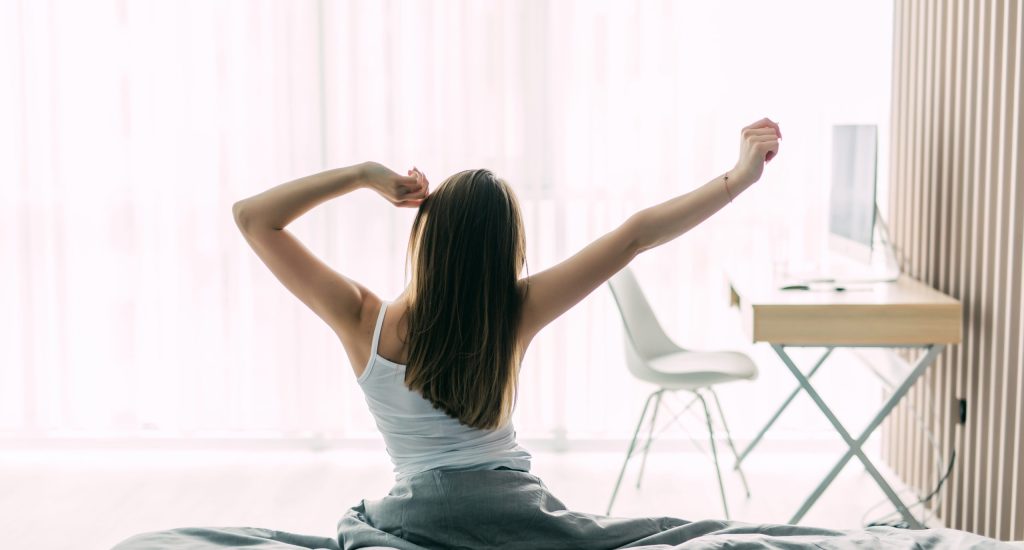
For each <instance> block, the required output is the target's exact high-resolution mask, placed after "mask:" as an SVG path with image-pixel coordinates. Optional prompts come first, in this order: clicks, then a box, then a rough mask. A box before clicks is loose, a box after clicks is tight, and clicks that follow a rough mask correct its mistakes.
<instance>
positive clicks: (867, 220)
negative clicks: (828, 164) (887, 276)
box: [828, 125, 877, 254]
mask: <svg viewBox="0 0 1024 550" xmlns="http://www.w3.org/2000/svg"><path fill="white" fill-rule="evenodd" d="M876 138H877V127H876V126H874V125H862V126H834V127H833V129H832V193H831V196H830V197H829V221H828V227H829V232H830V233H832V235H833V236H836V237H840V238H842V239H843V240H844V241H848V242H849V244H851V245H853V246H856V247H857V248H860V247H866V249H867V251H868V253H869V254H870V250H871V241H872V236H873V231H874V225H875V156H876V154H877V147H876Z"/></svg>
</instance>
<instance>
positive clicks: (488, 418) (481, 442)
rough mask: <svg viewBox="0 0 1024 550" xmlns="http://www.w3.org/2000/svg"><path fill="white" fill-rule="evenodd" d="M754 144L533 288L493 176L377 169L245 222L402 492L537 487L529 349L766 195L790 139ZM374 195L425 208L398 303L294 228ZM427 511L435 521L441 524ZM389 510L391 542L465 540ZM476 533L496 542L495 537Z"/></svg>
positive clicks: (308, 187)
mask: <svg viewBox="0 0 1024 550" xmlns="http://www.w3.org/2000/svg"><path fill="white" fill-rule="evenodd" d="M741 137H742V139H741V147H740V157H739V161H738V162H737V163H736V166H735V167H733V168H732V169H731V170H729V171H728V172H727V173H725V174H722V175H721V176H717V177H715V178H714V179H712V180H711V181H710V182H708V183H707V184H705V185H704V186H703V187H700V188H699V189H697V190H695V191H692V192H690V193H686V194H683V195H681V196H679V197H676V198H674V199H671V200H669V201H667V202H665V203H662V204H659V205H657V206H654V207H651V208H648V209H646V210H642V211H640V212H637V213H636V214H634V215H633V216H631V217H630V218H629V219H628V220H626V221H625V222H624V223H623V224H622V225H620V226H619V227H618V228H616V229H614V230H613V231H611V232H609V233H608V234H606V235H604V236H603V237H601V238H599V239H597V240H596V241H594V242H593V243H592V244H590V245H589V246H587V247H586V248H584V249H583V250H581V251H580V252H579V253H577V254H576V255H575V256H573V257H571V258H569V259H567V260H565V261H563V262H562V263H560V264H558V265H556V266H554V267H552V268H550V269H548V270H545V271H543V272H540V273H537V274H534V275H531V276H529V277H526V278H520V273H521V271H522V270H523V266H524V263H525V247H526V243H525V235H524V233H523V224H522V219H521V218H520V212H519V205H518V203H517V201H516V197H515V194H514V192H513V191H512V188H511V187H510V186H509V185H508V184H507V183H505V182H504V181H503V180H501V179H499V178H497V177H495V176H494V175H493V174H492V173H491V172H489V171H487V170H467V171H464V172H459V173H457V174H455V175H453V176H451V177H449V178H448V179H447V180H445V181H444V182H443V183H442V184H441V185H440V186H439V187H438V189H437V190H436V191H433V192H431V190H430V187H429V183H428V181H427V179H426V177H425V176H424V175H423V174H422V173H421V172H420V171H419V170H416V169H413V170H410V171H409V172H408V175H407V176H401V175H399V174H396V173H394V172H392V171H391V170H389V169H387V168H385V167H384V166H381V165H380V164H376V163H372V162H371V163H364V164H359V165H356V166H351V167H348V168H340V169H335V170H328V171H326V172H323V173H320V174H315V175H312V176H308V177H304V178H300V179H298V180H295V181H292V182H289V183H285V184H282V185H279V186H277V187H274V188H272V189H269V190H267V191H265V192H263V193H260V194H258V195H255V196H253V197H250V198H247V199H244V200H241V201H239V202H238V203H236V204H235V206H234V215H235V220H236V221H237V223H238V227H239V228H240V229H241V231H242V234H243V235H245V238H246V240H247V241H248V242H249V244H250V246H252V248H253V250H254V251H255V252H256V254H257V255H259V257H260V259H261V260H263V262H264V263H265V264H266V265H267V267H269V268H270V270H271V271H272V272H273V273H274V275H275V276H276V277H277V278H278V279H279V280H280V281H281V283H283V284H284V286H285V287H287V288H288V290H290V291H291V292H292V293H293V294H295V296H296V297H298V298H299V299H300V300H302V302H303V303H305V304H306V305H307V306H309V308H310V309H312V310H313V311H314V312H315V313H316V314H317V315H318V316H319V317H320V318H321V319H323V320H324V322H326V323H327V324H328V325H329V326H330V327H331V329H333V330H334V332H335V334H337V335H338V338H339V339H340V340H341V343H342V345H343V346H344V348H345V352H346V353H347V354H348V357H349V359H350V361H351V364H352V369H353V371H354V373H353V374H355V376H356V380H357V381H358V383H359V385H360V386H361V387H362V389H363V391H364V392H365V395H366V400H367V403H368V405H369V407H370V411H371V412H372V413H373V416H374V419H375V420H376V422H377V426H378V427H379V429H380V430H381V432H382V434H383V436H384V440H385V443H386V445H387V449H388V453H389V454H390V456H391V459H392V461H393V463H394V465H395V473H396V482H398V483H410V482H411V483H413V484H415V480H416V479H420V481H422V479H425V478H429V476H426V477H425V476H424V475H423V474H424V473H426V472H435V473H437V472H442V471H443V472H451V471H477V472H480V471H490V472H493V471H494V470H513V471H518V472H519V473H526V472H528V471H529V469H530V454H529V453H528V452H527V451H526V450H525V449H523V448H522V447H520V446H519V445H518V444H517V443H516V440H515V430H514V428H513V426H512V423H511V421H510V416H511V414H512V409H513V404H514V402H515V393H516V382H517V380H518V373H519V366H520V360H521V359H522V357H523V356H524V354H525V352H526V350H527V348H528V347H529V345H530V342H531V341H532V340H533V338H534V337H535V336H536V335H537V333H538V332H540V331H541V330H542V329H543V328H544V327H545V326H547V325H548V324H549V323H551V322H552V321H554V320H555V319H556V318H558V317H559V316H560V315H562V314H563V313H565V311H566V310H568V309H569V308H571V307H573V306H574V305H576V304H577V303H578V302H579V301H580V300H582V299H583V298H584V297H585V296H587V295H588V294H590V293H591V292H592V291H593V290H594V289H595V288H597V287H598V286H599V285H601V284H602V283H604V282H605V281H606V280H607V279H608V278H609V277H611V276H612V275H613V274H615V273H616V272H618V271H619V270H621V269H622V268H623V267H625V266H626V265H627V264H628V263H629V262H630V261H631V260H632V259H633V258H634V257H636V255H637V254H639V253H641V252H643V251H645V250H648V249H651V248H654V247H656V246H658V245H660V244H664V243H666V242H669V241H671V240H672V239H674V238H676V237H678V236H679V235H682V234H683V233H685V232H686V231H688V230H690V229H691V228H693V227H695V226H696V225H697V224H699V223H701V222H702V221H704V220H705V219H707V218H708V217H709V216H711V215H712V214H714V213H715V212H717V211H718V210H719V209H720V208H722V207H723V206H725V205H726V204H727V203H729V202H730V201H731V200H732V199H734V198H735V197H736V196H737V195H739V194H740V193H742V192H743V191H744V190H746V189H747V188H748V187H749V186H750V185H752V184H753V183H754V182H756V181H757V180H758V179H759V178H760V177H761V172H762V170H763V168H764V165H765V163H766V162H767V161H769V160H771V158H772V157H773V156H774V155H775V154H777V153H778V150H779V139H780V138H781V132H780V130H779V126H778V124H776V123H775V122H772V121H771V120H769V119H767V118H766V119H762V120H760V121H758V122H756V123H754V124H751V125H750V126H748V127H746V128H744V129H743V131H742V136H741ZM359 188H369V189H373V190H374V191H376V192H377V193H379V194H380V195H381V196H383V197H384V198H385V199H386V200H388V202H390V203H392V204H393V205H395V206H398V207H404V208H418V209H419V210H418V213H417V215H416V218H415V221H414V222H413V225H412V231H411V235H410V239H409V259H410V261H411V265H412V278H411V283H410V284H409V286H408V287H407V288H406V289H405V290H404V291H403V292H402V293H401V294H400V295H399V296H398V297H397V298H395V299H394V300H393V301H391V302H387V301H385V300H382V299H381V298H380V297H378V296H377V295H376V294H374V293H373V292H372V291H371V290H370V289H368V288H367V287H365V286H363V285H362V284H360V283H358V282H356V281H353V280H351V279H349V278H347V277H345V276H343V275H340V274H338V273H336V272H334V271H333V270H331V268H329V267H328V266H327V265H326V264H324V263H323V262H322V261H320V260H319V259H318V258H317V257H316V256H314V255H313V254H312V253H310V251H309V250H307V249H306V248H305V247H304V246H302V244H301V243H300V242H299V241H298V240H297V239H296V238H295V237H294V236H292V234H291V233H289V232H288V230H287V229H286V227H287V226H288V224H289V223H291V222H292V221H293V220H295V219H296V218H298V217H299V216H301V215H302V214H303V213H305V212H306V211H308V210H309V209H311V208H313V207H314V206H316V205H318V204H320V203H322V202H324V201H326V200H329V199H332V198H336V197H339V196H342V195H344V194H346V193H349V192H351V191H354V190H356V189H359ZM497 475H498V476H502V475H504V476H505V477H508V476H510V475H512V476H514V475H515V474H508V473H498V474H497ZM449 477H452V476H449ZM463 477H466V476H463ZM490 477H491V478H493V477H494V476H493V475H491V476H490ZM520 477H522V476H520ZM530 477H531V478H533V476H530ZM473 479H474V481H473V483H474V484H479V483H487V481H482V480H480V479H479V475H477V476H475V477H473ZM534 479H535V478H533V479H529V480H530V481H533V480H534ZM409 480H413V481H409ZM429 480H430V481H429V482H430V483H433V479H432V478H429ZM414 489H418V488H417V487H415V485H414ZM392 493H394V491H393V492H392ZM417 496H422V495H419V494H417ZM430 498H431V499H432V500H437V499H441V498H443V496H442V495H437V494H431V495H430ZM415 502H418V501H415ZM427 504H428V503H426V502H425V503H424V509H426V510H430V509H432V506H427ZM517 504H518V503H517ZM478 506H479V503H476V502H475V501H474V507H478ZM377 508H378V509H376V510H375V511H371V510H365V511H363V512H362V513H363V514H364V515H367V514H369V515H371V516H376V517H371V518H368V519H369V520H370V521H371V523H372V525H374V526H375V527H376V528H378V529H380V530H381V531H385V532H387V531H391V532H392V533H396V532H398V531H399V530H401V531H402V535H403V536H404V537H405V538H406V539H407V540H408V541H411V542H417V543H420V544H422V545H425V546H431V545H439V544H440V545H449V544H452V543H453V541H454V540H455V539H453V538H451V537H452V536H453V535H452V533H451V532H450V529H449V530H448V532H440V531H443V530H438V529H436V528H432V527H431V526H430V525H429V524H430V523H431V519H436V518H435V517H433V516H431V515H430V514H420V515H419V516H420V517H418V519H421V520H422V521H423V523H424V525H423V526H422V527H423V529H422V530H419V531H417V528H416V527H414V526H412V525H413V522H410V521H409V515H410V514H409V513H408V512H407V511H406V513H405V514H404V515H405V521H404V523H402V522H400V521H397V520H396V521H390V520H391V516H392V515H394V514H391V513H390V510H389V509H388V504H385V505H384V506H377ZM497 508H498V507H497V506H496V507H495V509H497ZM508 512H509V511H508V510H503V513H502V517H503V520H508V518H509V516H508ZM392 523H393V524H392ZM472 523H474V524H476V526H477V527H482V531H484V532H483V533H481V534H480V536H481V537H485V538H486V536H487V534H486V531H487V529H488V527H486V526H480V525H479V521H474V522H472ZM649 527H650V526H648V530H649ZM655 528H656V529H657V530H661V526H655ZM343 531H344V530H343ZM605 531H607V529H605ZM655 532H656V531H655ZM637 534H638V532H637V531H636V530H635V529H634V528H631V529H628V530H624V531H623V535H625V536H626V538H625V539H622V540H618V541H613V540H608V539H607V536H608V533H607V532H605V533H604V534H603V536H604V537H605V538H606V540H608V542H609V543H612V542H617V543H618V544H615V545H616V546H617V545H619V544H622V543H626V542H631V541H632V540H635V539H636V538H637V536H636V535H637ZM646 534H651V533H644V535H645V536H646ZM342 535H343V537H344V533H343V534H342ZM578 535H580V536H586V535H587V533H583V532H580V533H578ZM504 542H508V541H505V540H500V538H498V539H491V540H489V543H493V544H498V543H504ZM551 542H554V541H553V540H552V541H551ZM559 542H560V543H561V544H563V545H564V544H565V541H562V540H561V539H559ZM591 542H592V541H591ZM485 545H489V544H485Z"/></svg>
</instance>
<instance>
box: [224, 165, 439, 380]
mask: <svg viewBox="0 0 1024 550" xmlns="http://www.w3.org/2000/svg"><path fill="white" fill-rule="evenodd" d="M361 187H368V188H371V189H373V190H375V191H377V192H378V193H380V194H381V195H382V196H384V198H386V199H387V200H388V201H389V202H391V203H392V204H394V205H396V206H403V207H405V206H408V207H415V206H418V205H419V203H420V201H421V200H422V198H423V197H425V196H426V194H427V192H428V189H427V182H426V178H425V177H423V175H422V174H420V173H419V172H418V171H415V172H413V171H410V175H409V176H408V177H406V176H400V175H398V174H395V173H394V172H392V171H391V170H388V169H387V168H385V167H383V166H381V165H380V164H377V163H363V164H357V165H355V166H349V167H346V168H336V169H333V170H327V171H325V172H320V173H318V174H313V175H311V176H306V177H303V178H299V179H297V180H294V181H290V182H288V183H283V184H281V185H278V186H277V187H273V188H271V189H268V190H266V191H264V192H262V193H259V194H258V195H254V196H252V197H249V198H247V199H242V200H240V201H238V202H236V203H235V204H234V207H233V208H232V211H233V212H234V216H235V223H237V224H238V228H239V229H240V230H241V232H242V235H244V236H245V240H246V241H248V243H249V245H250V246H251V247H252V249H253V251H255V252H256V255H257V256H259V258H260V259H261V260H263V263H264V264H266V266H267V267H268V268H270V271H271V272H273V274H274V276H275V277H277V279H278V280H279V281H281V283H282V284H284V286H285V287H286V288H287V289H288V290H289V291H291V293H292V294H294V295H295V296H296V297H297V298H298V299H299V300H301V301H302V303H304V304H306V305H307V306H308V307H309V308H310V309H312V310H313V312H314V313H316V314H317V315H318V316H319V317H320V318H321V319H323V320H324V321H325V322H326V323H327V324H328V325H329V326H330V327H331V328H332V329H333V330H334V332H335V333H336V334H337V335H338V337H339V338H340V339H341V341H342V344H344V346H345V350H346V351H347V352H348V353H349V356H350V357H352V355H353V350H356V349H358V350H361V348H362V347H364V346H365V344H366V341H367V340H368V338H361V336H362V335H361V334H360V327H361V321H362V318H363V316H362V312H363V309H364V305H365V304H366V302H367V299H368V298H375V297H374V295H373V294H372V293H371V292H369V291H368V290H367V289H366V288H365V287H363V286H362V285H360V284H359V283H357V282H355V281H353V280H351V279H349V278H347V277H345V276H343V275H341V274H340V273H338V272H336V271H334V270H333V269H331V268H330V267H329V266H328V265H327V264H325V263H324V262H323V261H321V260H320V259H319V258H317V257H316V256H315V255H313V254H312V253H311V252H310V251H309V249H307V248H306V247H305V246H303V245H302V243H301V242H299V240H298V239H296V238H295V236H294V235H292V234H291V232H290V231H288V230H287V229H285V227H286V226H287V225H288V224H289V223H291V222H292V221H293V220H295V219H296V218H298V217H299V216H301V215H302V214H304V213H306V212H307V211H309V210H310V209H311V208H313V207H314V206H316V205H318V204H320V203H322V202H324V201H327V200H329V199H332V198H335V197H340V196H341V195H344V194H346V193H349V192H351V191H353V190H355V189H359V188H361ZM358 366H360V367H361V365H358ZM353 368H357V364H356V362H353Z"/></svg>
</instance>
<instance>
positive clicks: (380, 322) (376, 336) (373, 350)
mask: <svg viewBox="0 0 1024 550" xmlns="http://www.w3.org/2000/svg"><path fill="white" fill-rule="evenodd" d="M387 310H388V303H387V302H385V301H381V303H380V313H378V314H377V326H375V327H373V342H372V343H371V344H370V361H371V362H372V361H373V360H374V358H376V357H377V344H379V343H380V328H381V327H382V326H384V312H385V311H387Z"/></svg>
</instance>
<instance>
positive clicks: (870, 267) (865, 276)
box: [780, 203, 900, 286]
mask: <svg viewBox="0 0 1024 550" xmlns="http://www.w3.org/2000/svg"><path fill="white" fill-rule="evenodd" d="M875 220H876V222H875V227H874V236H873V246H872V247H871V262H870V263H863V262H858V261H856V260H853V259H851V258H848V257H846V256H844V255H842V254H838V253H834V252H833V253H830V254H829V255H828V256H827V257H826V259H825V262H824V265H822V266H821V267H820V268H817V269H816V270H815V271H813V272H805V273H786V275H785V277H784V281H782V282H781V284H780V286H784V285H810V286H813V285H825V286H828V285H834V286H840V285H842V286H850V285H870V284H874V283H890V282H894V281H896V280H897V279H899V277H900V266H899V260H898V259H897V257H896V249H895V247H894V246H893V244H892V240H891V239H890V238H889V226H888V225H887V224H886V223H885V219H884V218H883V217H882V212H881V210H880V209H879V208H878V204H877V203H876V204H875Z"/></svg>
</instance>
